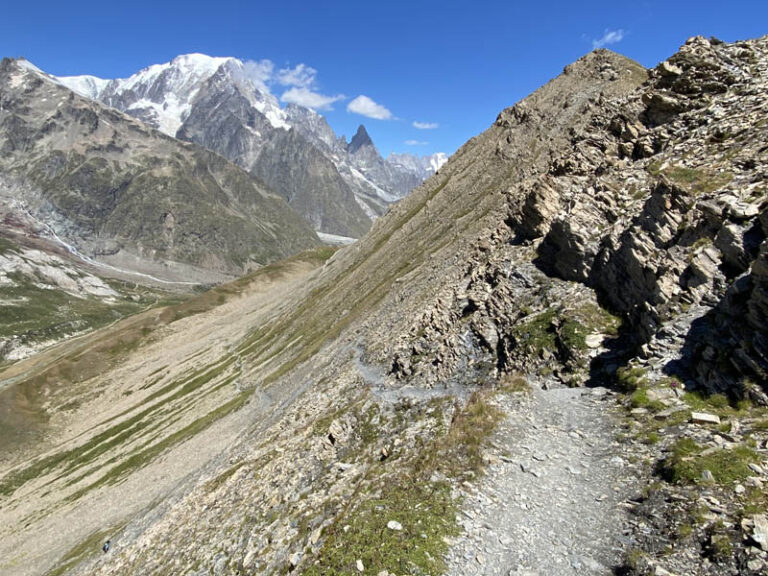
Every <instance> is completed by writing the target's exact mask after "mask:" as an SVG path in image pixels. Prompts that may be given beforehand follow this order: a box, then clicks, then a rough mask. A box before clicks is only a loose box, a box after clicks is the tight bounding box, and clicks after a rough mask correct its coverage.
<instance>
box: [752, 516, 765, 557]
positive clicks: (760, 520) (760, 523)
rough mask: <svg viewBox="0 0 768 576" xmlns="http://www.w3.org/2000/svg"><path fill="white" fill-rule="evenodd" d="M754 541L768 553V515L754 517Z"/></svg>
mask: <svg viewBox="0 0 768 576" xmlns="http://www.w3.org/2000/svg"><path fill="white" fill-rule="evenodd" d="M752 522H753V526H752V540H754V541H755V543H756V544H757V545H758V546H760V548H762V549H763V550H765V551H768V515H765V514H758V515H757V516H753V517H752Z"/></svg>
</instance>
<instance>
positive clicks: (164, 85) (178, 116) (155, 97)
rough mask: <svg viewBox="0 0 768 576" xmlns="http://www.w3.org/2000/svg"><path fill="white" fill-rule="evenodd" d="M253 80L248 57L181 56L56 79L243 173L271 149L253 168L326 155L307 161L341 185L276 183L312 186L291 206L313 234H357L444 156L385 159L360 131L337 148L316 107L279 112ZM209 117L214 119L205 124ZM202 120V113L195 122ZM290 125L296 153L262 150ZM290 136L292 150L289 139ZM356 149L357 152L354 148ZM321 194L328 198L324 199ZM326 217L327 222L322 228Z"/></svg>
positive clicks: (299, 177) (255, 73) (256, 72)
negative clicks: (117, 75)
mask: <svg viewBox="0 0 768 576" xmlns="http://www.w3.org/2000/svg"><path fill="white" fill-rule="evenodd" d="M262 76H263V71H262V70H260V69H259V68H258V66H256V65H255V64H253V63H251V62H243V61H241V60H238V59H236V58H213V57H210V56H206V55H203V54H187V55H181V56H177V57H176V58H174V59H173V60H171V61H170V62H168V63H165V64H156V65H153V66H150V67H148V68H145V69H144V70H142V71H140V72H138V73H136V74H134V75H133V76H131V77H129V78H127V79H122V80H121V79H118V80H110V81H104V80H100V79H94V77H89V76H84V77H77V76H74V77H64V78H60V79H59V81H61V82H62V83H64V84H67V85H68V86H69V87H70V88H72V89H76V90H80V91H81V93H82V94H84V95H86V96H89V97H93V98H95V99H97V100H100V101H102V102H104V103H106V104H107V105H109V106H112V107H115V108H117V109H119V110H122V111H124V112H127V113H129V114H131V115H133V116H135V117H137V118H139V119H141V120H143V121H145V122H147V123H149V124H150V125H152V126H155V127H157V128H159V129H160V130H162V131H163V132H165V133H166V134H168V135H170V136H174V137H180V138H181V139H187V140H192V141H194V142H196V143H198V144H201V145H203V146H205V147H207V148H209V149H211V150H214V151H215V152H218V153H220V154H222V155H223V156H225V157H226V158H228V159H230V160H232V161H234V162H236V163H237V164H238V165H240V166H241V167H242V168H244V169H246V170H249V171H250V170H251V169H252V167H253V166H254V164H256V163H257V158H258V157H259V156H263V155H265V154H269V153H275V154H277V155H278V156H277V157H275V158H274V159H268V158H262V159H261V160H260V161H258V164H259V165H260V166H264V165H276V164H279V163H280V162H281V160H280V157H282V158H286V157H290V156H291V155H292V154H298V155H299V156H305V157H306V156H307V155H312V153H311V152H309V151H307V150H306V148H307V147H309V146H314V147H317V148H318V149H319V150H320V151H321V152H323V155H324V156H325V158H326V160H325V161H321V160H320V159H319V158H315V164H316V165H319V163H324V164H326V166H323V167H322V168H318V169H319V170H320V172H321V173H327V172H329V170H330V166H329V164H333V166H335V169H336V170H337V171H338V172H339V174H340V176H341V178H342V179H343V183H342V180H340V179H338V178H336V177H335V176H333V177H330V178H327V177H325V176H319V177H318V178H316V179H313V177H312V171H311V170H310V171H309V172H307V171H303V172H302V171H301V170H300V169H299V168H300V167H297V166H294V167H292V170H291V172H292V173H293V174H295V175H296V178H295V181H293V182H290V183H286V186H285V188H283V189H279V190H278V192H280V193H281V194H282V195H283V197H286V198H291V197H293V195H294V194H293V193H292V192H290V190H291V189H294V190H295V189H296V188H297V187H298V183H299V182H303V183H306V182H312V185H311V186H310V188H312V189H314V190H316V191H321V193H320V194H319V198H318V199H315V200H313V201H312V202H301V203H299V204H298V206H299V209H300V211H301V210H310V205H311V206H312V208H311V212H302V214H303V215H304V216H305V217H306V218H307V220H308V221H309V222H310V223H312V225H313V226H315V227H316V230H318V231H322V232H326V233H331V234H342V235H347V236H355V237H359V236H360V235H361V234H362V232H364V231H365V230H366V229H367V228H368V226H369V225H370V224H368V223H367V221H368V220H370V219H371V218H377V217H378V216H380V215H381V214H383V213H384V211H385V210H386V207H387V206H388V205H389V204H390V203H392V202H394V201H396V200H397V199H399V198H402V197H403V196H405V195H406V194H407V193H408V192H410V190H411V189H412V188H414V187H415V186H416V185H418V184H419V183H420V182H421V181H423V180H424V179H425V178H427V177H428V176H429V175H431V174H432V173H433V172H434V166H439V165H440V163H441V162H443V161H444V155H441V154H436V155H433V156H431V157H430V160H429V161H428V162H424V161H419V160H418V159H417V158H415V157H414V159H413V160H412V161H410V162H402V161H401V162H398V163H397V164H390V163H389V162H388V161H387V160H385V159H383V158H381V156H380V155H379V152H378V150H376V148H375V146H374V145H373V142H372V141H371V139H370V136H368V134H367V132H365V129H364V127H363V132H362V133H361V135H360V138H359V139H358V140H355V139H354V138H353V140H352V142H350V143H349V144H347V143H346V140H345V139H344V137H337V136H336V134H335V133H334V132H333V130H332V129H331V128H330V126H329V125H328V124H327V122H326V121H325V119H324V118H323V117H322V115H320V114H318V113H317V112H315V111H313V110H311V109H309V108H303V107H301V106H298V105H296V104H289V105H288V106H286V107H285V108H281V107H280V105H279V102H278V101H277V99H276V98H275V97H274V96H273V95H272V94H271V93H270V91H269V88H268V87H267V86H266V85H265V84H264V78H263V77H262ZM235 94H236V95H237V98H240V99H241V101H240V102H239V103H237V104H236V105H235V106H234V107H233V108H232V109H227V108H226V107H225V108H224V109H220V107H219V105H218V104H217V105H216V106H214V105H213V102H218V101H220V100H222V99H223V100H228V101H229V102H231V103H233V100H232V98H233V97H234V96H235ZM211 114H216V115H217V118H216V121H215V122H213V124H214V126H215V127H213V128H212V127H211V124H212V121H211V118H210V115H211ZM204 117H208V118H207V121H206V122H205V123H203V122H202V119H203V118H204ZM259 118H260V119H259ZM223 127H226V128H223ZM291 128H293V129H296V130H298V131H299V132H300V133H301V134H302V136H303V137H304V138H305V139H306V142H304V143H303V145H302V146H301V149H302V150H301V151H300V152H299V151H298V149H297V150H296V151H295V152H291V151H289V150H286V151H282V150H277V149H275V148H274V146H272V147H266V148H264V149H263V148H262V146H263V144H264V142H265V139H266V138H267V136H268V135H269V134H272V133H274V131H276V130H279V129H291ZM212 131H215V133H211V132H212ZM363 134H364V136H363ZM271 140H272V141H274V140H278V141H282V140H284V139H283V138H281V137H275V138H271ZM292 141H293V142H294V148H295V143H296V142H297V141H296V140H295V139H294V140H292ZM361 147H362V148H363V149H364V150H365V152H364V153H361V154H357V152H358V151H359V149H360V148H361ZM256 176H257V177H259V178H261V179H263V180H266V181H270V182H275V183H282V182H283V180H284V178H283V177H282V176H281V175H279V174H264V173H263V172H262V173H261V174H256ZM331 183H333V184H331ZM329 186H330V187H329ZM350 191H351V192H352V193H353V194H354V195H355V201H354V202H350V201H349V193H350ZM323 198H325V199H328V200H329V202H328V204H327V205H326V204H325V203H323V201H322V199H323ZM340 210H341V212H340ZM326 223H327V224H328V225H329V226H330V227H327V228H323V226H325V225H326ZM342 223H344V224H342ZM317 226H320V227H319V228H317Z"/></svg>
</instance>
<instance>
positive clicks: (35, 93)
mask: <svg viewBox="0 0 768 576" xmlns="http://www.w3.org/2000/svg"><path fill="white" fill-rule="evenodd" d="M0 151H2V154H1V155H0V176H2V182H0V184H2V186H3V193H4V195H5V196H6V197H8V196H10V197H15V198H16V205H17V207H18V209H20V210H24V211H27V212H30V213H32V214H34V215H35V216H36V217H37V218H38V219H39V220H41V221H43V222H46V223H48V224H50V225H51V227H52V229H53V230H55V232H56V234H58V235H59V236H60V237H61V238H63V239H65V240H66V241H67V242H68V243H70V244H71V245H72V246H73V247H74V248H75V249H77V250H79V251H80V252H82V253H84V254H87V255H89V256H93V257H97V258H99V259H101V260H104V261H110V262H112V263H117V264H119V265H121V266H125V267H128V268H133V269H143V268H145V267H155V268H156V267H157V264H158V263H164V266H165V267H166V269H167V270H168V272H169V273H171V274H174V272H173V270H175V269H177V268H179V267H183V268H184V269H185V270H186V271H187V272H188V273H189V274H193V273H194V270H193V268H192V267H197V269H198V270H210V271H213V272H217V273H226V274H236V273H241V272H242V271H243V270H246V269H248V268H250V267H254V266H259V265H263V264H266V263H268V262H270V261H273V260H275V259H278V258H283V257H286V256H289V255H291V254H294V253H296V252H298V251H300V250H303V249H305V248H308V247H311V246H314V245H316V244H317V243H318V239H317V237H316V235H315V234H314V233H313V232H312V230H310V229H309V227H308V226H307V225H306V224H305V223H304V222H303V220H302V219H301V218H299V217H298V216H297V215H296V214H295V213H294V212H293V211H292V210H291V209H290V208H289V207H288V206H287V205H286V204H285V202H284V201H283V200H282V199H281V198H279V197H277V196H275V195H273V194H272V193H271V192H269V191H267V189H265V188H263V187H260V186H259V185H258V184H257V183H256V182H255V181H254V180H253V179H252V178H250V177H248V175H247V174H246V173H244V172H243V171H242V170H241V169H239V168H237V167H236V166H234V165H233V164H231V163H230V162H228V161H226V160H224V159H223V158H221V157H220V156H217V155H215V154H213V153H211V152H209V151H207V150H205V149H202V148H200V147H198V146H196V145H192V144H184V143H181V142H179V141H178V140H175V139H173V138H170V137H168V136H165V135H164V134H161V133H159V132H157V131H155V130H153V129H151V128H149V127H148V126H146V125H145V124H142V123H140V122H137V121H136V120H134V119H132V118H130V117H128V116H126V115H124V114H122V113H120V112H118V111H116V110H114V109H112V108H109V107H106V106H104V105H103V104H100V103H97V102H94V101H92V100H88V99H84V98H82V97H80V96H78V95H76V94H74V93H73V92H71V91H70V90H68V89H67V88H65V87H64V86H62V85H60V84H57V83H55V82H54V81H52V80H50V79H49V78H48V77H47V76H45V75H44V74H42V73H40V72H39V71H37V70H36V69H34V67H32V66H31V65H29V64H28V63H27V62H26V61H23V60H20V61H14V60H10V59H5V60H3V61H2V65H0ZM153 269H154V268H153Z"/></svg>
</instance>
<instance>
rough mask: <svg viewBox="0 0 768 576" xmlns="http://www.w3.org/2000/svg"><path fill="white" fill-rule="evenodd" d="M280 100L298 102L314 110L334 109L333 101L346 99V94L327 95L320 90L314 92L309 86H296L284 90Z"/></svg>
mask: <svg viewBox="0 0 768 576" xmlns="http://www.w3.org/2000/svg"><path fill="white" fill-rule="evenodd" d="M280 100H281V101H282V102H288V103H290V104H298V105H299V106H304V107H305V108H312V109H313V110H333V103H334V102H338V101H339V100H344V95H343V94H337V95H335V96H325V95H324V94H319V93H318V92H312V90H310V89H309V88H304V87H295V86H294V87H293V88H291V89H290V90H286V91H285V92H283V95H282V96H280Z"/></svg>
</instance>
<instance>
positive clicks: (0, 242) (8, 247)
mask: <svg viewBox="0 0 768 576" xmlns="http://www.w3.org/2000/svg"><path fill="white" fill-rule="evenodd" d="M17 251H18V247H17V246H16V244H14V243H13V242H11V241H10V240H8V239H7V238H3V237H2V236H0V254H5V253H6V252H17Z"/></svg>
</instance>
